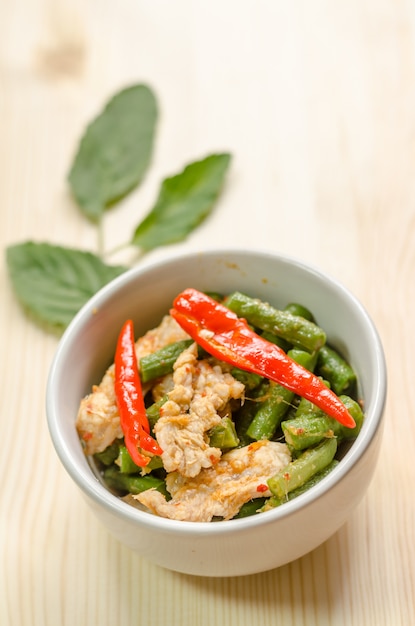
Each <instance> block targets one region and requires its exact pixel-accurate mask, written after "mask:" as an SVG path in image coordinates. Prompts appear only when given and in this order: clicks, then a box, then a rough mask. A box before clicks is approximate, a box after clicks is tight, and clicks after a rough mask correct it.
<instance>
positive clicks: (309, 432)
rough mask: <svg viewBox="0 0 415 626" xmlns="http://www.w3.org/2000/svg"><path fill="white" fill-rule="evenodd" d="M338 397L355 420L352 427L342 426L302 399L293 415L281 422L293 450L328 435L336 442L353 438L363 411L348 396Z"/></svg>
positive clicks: (361, 422) (359, 425)
mask: <svg viewBox="0 0 415 626" xmlns="http://www.w3.org/2000/svg"><path fill="white" fill-rule="evenodd" d="M339 398H340V400H341V401H342V402H343V404H344V405H345V406H346V407H347V409H348V411H349V413H350V414H351V416H352V417H353V419H354V421H355V422H356V426H355V427H354V428H347V427H346V426H343V425H342V424H340V423H339V422H338V421H337V420H335V419H333V418H332V417H329V416H328V415H327V414H326V413H324V411H322V410H321V409H319V408H318V407H316V406H315V405H314V404H312V403H311V402H310V403H308V401H304V402H303V399H302V400H301V401H300V404H299V406H298V409H297V412H296V415H295V417H294V418H292V419H290V420H285V421H284V422H282V424H281V427H282V430H283V433H284V436H285V440H286V442H287V444H289V445H290V446H292V447H293V448H294V449H295V450H304V449H305V448H308V447H310V446H313V445H315V444H317V443H318V442H319V441H322V440H323V439H326V438H329V437H336V438H337V440H338V443H340V442H341V441H345V440H349V439H355V438H356V437H357V435H358V434H359V432H360V429H361V427H362V424H363V419H364V415H363V411H362V409H361V407H360V405H359V403H358V402H356V400H354V399H353V398H350V396H346V395H341V396H339Z"/></svg>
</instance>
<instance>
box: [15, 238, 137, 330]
mask: <svg viewBox="0 0 415 626" xmlns="http://www.w3.org/2000/svg"><path fill="white" fill-rule="evenodd" d="M6 260H7V266H8V270H9V275H10V278H11V281H12V284H13V287H14V290H15V292H16V295H17V297H18V299H19V301H20V302H21V304H22V305H23V306H24V308H25V309H26V310H27V311H28V312H29V313H31V314H32V315H34V317H35V318H36V319H37V320H38V321H41V322H44V323H46V324H47V325H51V326H55V327H57V328H65V327H66V326H67V325H68V324H69V322H70V321H71V319H72V318H73V317H74V315H75V314H76V313H77V312H78V311H79V309H80V308H81V307H82V306H83V305H84V304H85V303H86V302H87V301H88V300H89V298H90V297H91V296H92V295H93V294H94V293H96V292H97V291H98V290H99V289H100V288H101V287H103V286H104V285H105V284H106V283H108V282H109V281H110V280H112V279H113V278H115V277H116V276H119V275H120V274H122V273H123V272H124V271H125V270H126V269H127V268H125V267H122V266H111V265H106V264H105V263H103V262H102V261H101V260H100V259H99V258H98V257H97V256H95V255H94V254H92V253H90V252H84V251H82V250H75V249H72V248H63V247H61V246H52V245H50V244H47V243H34V242H32V241H27V242H24V243H21V244H16V245H13V246H9V247H8V248H7V251H6Z"/></svg>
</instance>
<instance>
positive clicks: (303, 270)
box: [47, 250, 386, 576]
mask: <svg viewBox="0 0 415 626" xmlns="http://www.w3.org/2000/svg"><path fill="white" fill-rule="evenodd" d="M186 287H195V288H197V289H200V290H214V291H218V292H222V293H228V292H231V291H233V290H240V291H244V292H246V293H248V294H250V295H253V296H256V297H259V298H262V299H264V300H267V301H269V302H271V303H272V304H274V305H276V306H280V307H283V306H285V305H286V304H287V303H288V302H292V301H297V302H301V303H302V304H304V305H305V306H307V307H308V308H309V309H311V310H312V311H313V313H314V314H315V316H316V318H317V321H318V323H319V325H320V326H322V327H323V328H324V329H325V331H326V332H327V335H328V338H329V341H330V343H332V344H334V345H335V346H337V348H339V349H340V350H341V351H342V352H343V354H344V355H345V356H346V358H347V359H348V360H349V361H350V362H351V364H352V365H353V367H354V368H355V370H356V372H357V375H358V378H359V384H360V391H361V395H362V397H363V398H364V402H365V415H366V417H365V421H364V425H363V428H362V430H361V432H360V434H359V436H358V438H357V440H356V441H355V442H354V443H353V445H352V446H351V448H350V449H349V450H348V452H347V453H346V455H345V456H344V458H343V459H342V460H341V462H340V463H339V465H338V466H337V467H336V468H335V469H334V470H333V471H332V472H331V473H330V474H329V476H327V477H326V478H325V479H323V480H322V481H321V482H320V483H319V484H318V485H316V486H315V487H313V488H312V489H311V490H309V491H308V492H307V493H305V494H303V495H301V496H299V497H297V498H296V499H294V500H292V501H290V502H287V503H286V504H284V505H283V506H280V507H278V508H276V509H274V510H272V511H269V512H267V513H262V514H259V515H255V516H253V517H246V518H241V519H236V520H230V521H226V522H217V523H207V522H183V521H174V520H169V519H164V518H159V517H157V516H155V515H152V514H150V513H147V512H143V511H140V510H138V509H136V508H134V507H132V506H130V505H128V504H126V503H125V502H123V501H122V500H120V499H118V498H117V497H115V496H114V495H112V494H111V493H110V492H109V491H108V490H107V489H106V488H105V486H104V485H103V484H102V483H101V482H100V481H99V480H98V479H97V477H96V476H95V475H94V473H93V471H92V470H91V467H90V465H89V463H88V460H87V458H86V457H85V455H84V453H83V451H82V448H81V445H80V442H79V440H78V436H77V432H76V429H75V417H76V414H77V409H78V405H79V401H80V399H81V398H82V397H83V396H84V395H85V394H87V393H89V392H90V389H91V385H92V384H93V383H97V382H99V381H100V380H101V377H102V375H103V373H104V371H105V369H106V368H107V366H108V365H109V364H110V363H111V362H112V361H113V355H114V350H115V344H116V339H117V335H118V333H119V330H120V328H121V326H122V324H123V322H124V321H125V320H126V319H127V318H130V317H131V318H132V319H133V320H134V324H135V331H136V334H137V335H139V334H141V333H143V332H144V331H146V330H148V329H149V328H152V327H154V326H156V325H157V324H158V322H159V320H160V319H161V317H162V315H163V314H164V313H166V312H167V311H168V309H169V307H170V305H171V302H172V300H173V298H174V296H175V295H177V294H178V293H179V292H180V291H181V290H183V289H184V288H186ZM385 396H386V368H385V361H384V354H383V350H382V346H381V342H380V340H379V336H378V333H377V331H376V329H375V328H374V325H373V323H372V321H371V319H370V318H369V316H368V314H367V313H366V311H365V310H364V308H363V307H362V306H361V304H360V303H359V302H358V301H357V300H356V298H355V297H354V296H353V295H352V294H350V293H349V291H348V290H346V289H345V288H344V287H343V286H341V285H340V284H339V283H338V282H337V281H335V280H333V279H332V278H330V277H328V276H326V275H325V274H323V273H322V272H320V271H319V270H317V269H315V268H312V267H309V266H307V265H305V264H304V263H302V262H299V261H298V260H295V259H292V258H287V257H284V256H279V255H277V254H269V253H266V252H254V251H249V252H244V251H235V250H228V251H226V250H225V251H221V250H219V251H205V252H201V253H189V254H187V255H181V256H178V257H175V256H173V257H171V258H169V259H168V260H165V261H161V262H156V263H154V264H152V265H147V266H145V267H144V268H142V267H141V268H140V266H138V267H136V268H134V269H132V270H130V271H128V272H127V273H125V274H124V275H122V276H120V277H119V278H117V279H116V280H114V281H113V282H111V283H110V284H109V285H107V286H106V287H104V288H103V289H102V290H101V291H100V292H99V293H98V294H96V295H95V296H94V297H93V298H92V299H91V300H90V302H88V304H87V305H86V306H85V307H84V308H83V309H82V311H80V313H79V314H78V315H77V316H76V318H75V319H74V320H73V322H72V323H71V324H70V326H69V328H68V329H67V331H66V332H65V334H64V336H63V337H62V339H61V341H60V344H59V346H58V349H57V352H56V356H55V358H54V361H53V364H52V367H51V370H50V375H49V380H48V386H47V417H48V425H49V430H50V434H51V437H52V440H53V443H54V446H55V448H56V451H57V453H58V455H59V457H60V459H61V461H62V463H63V465H64V467H65V468H66V470H67V471H68V472H69V474H70V476H71V477H72V478H73V480H74V481H75V482H76V483H77V485H78V486H79V487H80V489H81V490H82V492H83V494H84V495H85V496H86V498H87V501H88V502H89V504H90V505H91V507H92V509H93V510H94V512H95V513H96V515H97V516H98V517H99V519H100V520H101V521H102V522H103V524H104V525H105V526H106V527H107V529H108V530H109V532H110V533H112V535H114V536H115V537H116V538H117V539H119V541H121V542H122V543H124V544H126V545H127V546H129V547H130V548H132V549H133V550H135V551H137V552H138V553H139V554H141V555H142V556H143V557H145V558H147V559H150V560H151V561H153V562H154V563H157V564H159V565H161V566H163V567H166V568H169V569H172V570H176V571H179V572H184V573H188V574H195V575H201V576H238V575H246V574H253V573H256V572H261V571H266V570H269V569H272V568H275V567H279V566H281V565H283V564H285V563H288V562H290V561H292V560H294V559H297V558H299V557H301V556H302V555H304V554H306V553H307V552H309V551H311V550H313V549H314V548H316V547H317V546H318V545H320V544H321V543H322V542H324V541H325V540H326V539H328V538H329V537H330V536H331V535H333V533H335V532H336V531H337V530H338V529H339V528H340V527H341V526H342V524H344V522H345V521H346V520H347V519H348V518H349V517H350V515H351V513H352V511H353V509H354V508H355V507H356V505H357V504H358V503H359V502H360V500H361V499H362V497H363V495H364V494H365V492H366V490H367V487H368V485H369V483H370V480H371V478H372V475H373V472H374V469H375V466H376V461H377V457H378V451H379V446H380V442H381V432H382V428H381V426H382V416H383V411H384V404H385Z"/></svg>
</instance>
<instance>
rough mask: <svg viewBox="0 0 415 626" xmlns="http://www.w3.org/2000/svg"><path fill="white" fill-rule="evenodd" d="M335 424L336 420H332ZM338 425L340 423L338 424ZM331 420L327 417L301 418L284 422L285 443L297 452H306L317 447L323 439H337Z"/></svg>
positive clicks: (282, 425)
mask: <svg viewBox="0 0 415 626" xmlns="http://www.w3.org/2000/svg"><path fill="white" fill-rule="evenodd" d="M332 421H333V422H335V421H336V420H332ZM336 423H337V424H338V422H336ZM332 426H334V425H333V424H332V423H331V420H330V418H329V417H327V416H326V415H324V414H323V415H321V416H320V417H319V416H316V417H304V416H302V417H301V416H300V417H297V418H294V419H291V420H286V421H284V422H282V424H281V427H282V432H283V433H284V437H285V441H286V442H287V444H289V445H290V446H292V447H293V448H294V449H295V450H305V449H306V448H310V447H311V446H314V445H316V444H317V443H319V442H320V441H322V440H323V439H328V438H330V437H335V436H336V434H335V430H334V429H333V428H332Z"/></svg>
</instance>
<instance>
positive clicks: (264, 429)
mask: <svg viewBox="0 0 415 626" xmlns="http://www.w3.org/2000/svg"><path fill="white" fill-rule="evenodd" d="M288 356H290V357H291V358H292V359H294V360H295V361H296V362H297V363H300V364H301V365H302V366H303V367H306V368H307V369H310V368H312V367H313V366H314V364H315V359H316V357H315V356H314V355H312V354H310V353H309V352H305V351H304V350H299V349H298V348H295V349H293V350H289V352H288ZM294 396H295V394H294V392H293V391H289V390H288V389H286V388H285V387H283V386H282V385H279V384H278V383H275V382H272V381H270V383H269V390H268V397H267V398H266V399H265V401H264V402H263V403H262V404H260V406H259V408H258V410H257V412H256V413H255V416H254V418H253V420H252V422H251V424H250V426H249V428H248V429H247V435H248V436H249V437H250V438H251V439H254V440H256V441H259V440H260V439H272V437H273V436H274V434H275V431H276V430H277V428H278V426H279V425H280V424H281V421H282V419H283V418H284V416H285V414H286V413H287V411H288V409H289V407H290V406H291V403H292V402H293V400H294Z"/></svg>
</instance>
